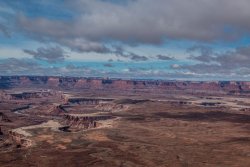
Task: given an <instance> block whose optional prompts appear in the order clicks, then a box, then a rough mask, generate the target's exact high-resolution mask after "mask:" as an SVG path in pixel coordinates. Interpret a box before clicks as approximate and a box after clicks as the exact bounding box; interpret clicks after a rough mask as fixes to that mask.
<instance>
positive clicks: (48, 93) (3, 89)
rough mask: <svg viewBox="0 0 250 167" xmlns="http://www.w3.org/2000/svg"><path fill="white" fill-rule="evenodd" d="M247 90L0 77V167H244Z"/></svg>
mask: <svg viewBox="0 0 250 167" xmlns="http://www.w3.org/2000/svg"><path fill="white" fill-rule="evenodd" d="M249 90H250V82H237V81H230V82H229V81H220V82H219V81H216V82H215V81H214V82H212V81H211V82H204V81H203V82H198V81H197V82H194V81H163V80H125V79H107V78H74V77H40V76H2V77H1V78H0V166H42V167H43V166H46V167H47V166H51V167H52V166H53V167H54V166H63V165H64V166H65V165H66V166H102V167H103V166H143V167H144V166H180V167H182V166H222V167H224V166H225V167H226V166H249V165H250V161H249V156H250V151H249V150H250V147H249V146H250V140H249V139H250V133H249V127H250V113H249V111H250V102H249V95H250V91H249ZM62 157H63V158H62ZM38 164H39V165H38Z"/></svg>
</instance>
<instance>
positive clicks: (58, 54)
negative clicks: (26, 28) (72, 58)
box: [23, 46, 67, 63]
mask: <svg viewBox="0 0 250 167" xmlns="http://www.w3.org/2000/svg"><path fill="white" fill-rule="evenodd" d="M23 51H24V52H25V53H28V54H30V55H32V56H33V57H34V58H35V59H37V60H43V61H46V62H48V63H56V62H60V61H64V59H65V57H67V55H65V53H64V51H63V49H62V48H60V47H58V46H56V47H50V48H43V47H40V48H38V49H37V50H36V51H33V50H28V49H24V50H23Z"/></svg>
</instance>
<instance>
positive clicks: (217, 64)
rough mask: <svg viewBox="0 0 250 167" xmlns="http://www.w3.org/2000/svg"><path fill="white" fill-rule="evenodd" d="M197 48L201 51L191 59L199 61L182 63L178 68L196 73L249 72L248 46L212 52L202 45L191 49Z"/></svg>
mask: <svg viewBox="0 0 250 167" xmlns="http://www.w3.org/2000/svg"><path fill="white" fill-rule="evenodd" d="M197 49H198V50H202V51H201V52H200V53H199V55H198V56H196V57H195V56H192V57H191V59H195V60H197V61H199V62H200V63H198V64H193V65H182V66H180V68H179V69H182V70H183V69H185V70H189V71H191V72H195V73H197V74H214V75H221V74H223V75H224V74H227V75H233V74H235V75H239V76H243V75H248V74H249V72H250V46H245V47H238V48H236V49H235V50H234V51H227V52H225V53H214V52H213V51H212V50H210V48H206V47H204V46H203V47H199V48H195V49H192V50H197ZM204 50H205V53H204ZM207 50H209V52H207Z"/></svg>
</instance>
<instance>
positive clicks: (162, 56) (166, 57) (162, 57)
mask: <svg viewBox="0 0 250 167" xmlns="http://www.w3.org/2000/svg"><path fill="white" fill-rule="evenodd" d="M156 57H157V58H158V59H159V60H173V58H172V57H169V56H165V55H156Z"/></svg>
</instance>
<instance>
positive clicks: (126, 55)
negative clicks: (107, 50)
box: [112, 46, 148, 61]
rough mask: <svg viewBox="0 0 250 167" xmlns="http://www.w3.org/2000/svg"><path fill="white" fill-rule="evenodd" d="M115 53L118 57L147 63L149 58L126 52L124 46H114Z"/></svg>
mask: <svg viewBox="0 0 250 167" xmlns="http://www.w3.org/2000/svg"><path fill="white" fill-rule="evenodd" d="M113 48H114V51H112V53H113V54H115V55H116V56H117V57H123V58H128V59H130V60H133V61H147V60H148V57H146V56H141V55H138V54H136V53H133V52H128V51H125V49H124V48H123V47H122V46H113Z"/></svg>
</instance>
